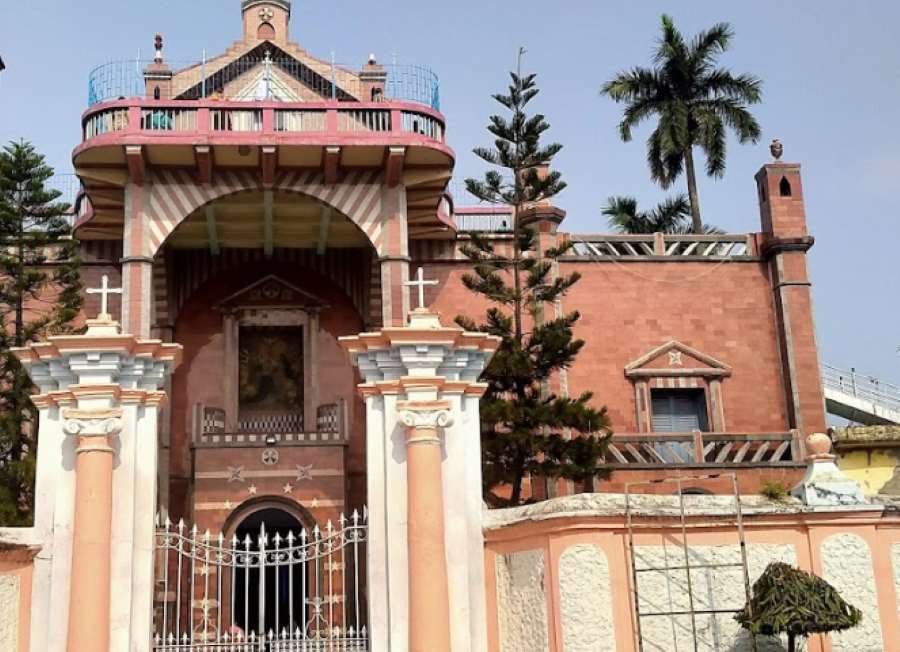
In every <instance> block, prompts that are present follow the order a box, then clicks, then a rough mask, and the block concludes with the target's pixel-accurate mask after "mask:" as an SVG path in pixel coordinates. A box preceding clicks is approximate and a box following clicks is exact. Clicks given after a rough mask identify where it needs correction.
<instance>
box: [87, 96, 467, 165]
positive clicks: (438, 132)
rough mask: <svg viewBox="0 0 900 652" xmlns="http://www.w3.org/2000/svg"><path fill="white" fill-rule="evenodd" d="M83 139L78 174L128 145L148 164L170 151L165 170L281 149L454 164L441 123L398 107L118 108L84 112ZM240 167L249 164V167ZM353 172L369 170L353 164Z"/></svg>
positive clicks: (210, 103)
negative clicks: (200, 152) (203, 157)
mask: <svg viewBox="0 0 900 652" xmlns="http://www.w3.org/2000/svg"><path fill="white" fill-rule="evenodd" d="M82 135H83V142H82V144H81V145H80V146H79V147H78V148H77V149H76V150H75V152H74V159H75V165H76V167H78V166H80V165H83V164H91V163H98V162H102V163H116V162H119V163H124V162H125V160H124V151H123V146H125V145H146V146H148V148H149V149H150V150H151V151H150V152H149V156H150V162H151V163H152V162H153V154H154V153H155V152H154V151H152V150H154V149H156V150H159V149H160V148H164V149H167V150H169V154H167V155H166V156H167V157H168V158H167V160H166V161H165V162H166V163H168V164H176V165H177V164H179V161H178V160H175V159H177V157H178V153H177V152H176V151H174V150H173V148H177V147H182V148H188V149H192V148H193V147H194V146H201V145H210V146H213V147H217V146H221V147H232V148H233V147H234V146H237V147H238V148H240V147H241V146H249V147H251V148H254V149H258V148H259V147H264V146H278V147H279V148H280V149H283V150H285V151H286V152H289V151H291V149H292V148H293V149H296V150H298V151H299V150H301V149H302V150H304V151H305V152H306V154H305V156H308V155H309V153H310V148H315V149H319V150H321V149H324V148H328V147H341V148H344V149H345V150H347V151H352V150H354V149H355V150H357V151H358V152H360V156H363V155H364V156H365V157H367V158H371V159H372V163H373V164H376V163H377V164H380V162H381V159H382V158H383V154H384V152H383V149H384V148H390V147H404V148H406V149H407V161H409V162H411V163H414V164H417V165H449V166H452V164H453V160H454V154H453V151H452V150H451V149H450V148H449V147H448V146H447V145H446V138H445V127H444V118H443V116H442V115H441V114H440V113H438V112H437V111H435V110H433V109H429V108H425V107H423V106H420V105H416V104H410V103H399V102H354V103H352V104H351V103H345V102H334V101H332V102H317V103H312V102H305V103H290V104H286V103H283V102H222V101H215V100H173V101H164V100H141V99H133V100H117V101H114V102H107V103H104V104H99V105H97V106H94V107H92V108H90V109H89V110H88V111H87V112H85V114H84V115H83V117H82ZM110 148H112V149H110ZM242 151H243V152H244V153H243V157H247V156H250V158H253V157H254V156H255V154H254V153H253V152H251V153H250V154H247V152H246V151H245V148H243V149H242ZM173 156H174V157H175V159H172V157H173ZM288 158H290V156H288ZM119 159H121V160H119ZM191 160H192V159H191ZM222 160H223V162H224V160H225V159H222ZM161 162H162V161H161ZM245 163H248V164H252V163H251V162H250V160H249V159H248V160H247V161H245ZM350 164H353V165H366V164H367V163H366V161H362V160H354V161H350Z"/></svg>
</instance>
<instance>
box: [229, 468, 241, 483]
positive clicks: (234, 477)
mask: <svg viewBox="0 0 900 652" xmlns="http://www.w3.org/2000/svg"><path fill="white" fill-rule="evenodd" d="M243 481H244V467H243V466H229V467H228V482H229V483H231V482H243Z"/></svg>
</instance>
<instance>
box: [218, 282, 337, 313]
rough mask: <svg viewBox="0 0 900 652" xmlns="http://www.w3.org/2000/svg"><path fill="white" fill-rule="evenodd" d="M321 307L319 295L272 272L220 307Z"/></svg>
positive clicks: (240, 291) (225, 301)
mask: <svg viewBox="0 0 900 652" xmlns="http://www.w3.org/2000/svg"><path fill="white" fill-rule="evenodd" d="M282 306H283V307H286V308H287V307H294V308H297V307H300V308H305V309H309V308H322V307H324V303H323V302H322V300H321V299H319V297H317V296H315V295H313V294H310V293H309V292H306V291H305V290H301V289H300V288H298V287H297V286H296V285H292V284H291V283H288V282H287V281H285V280H284V279H282V278H280V277H278V276H275V275H274V274H272V275H269V276H266V277H265V278H263V279H260V280H259V281H256V282H255V283H253V284H252V285H248V286H247V287H245V288H244V289H243V290H239V291H238V292H235V293H234V294H232V295H231V296H230V297H228V298H227V299H225V300H224V301H223V302H222V303H221V304H220V307H222V308H263V307H282Z"/></svg>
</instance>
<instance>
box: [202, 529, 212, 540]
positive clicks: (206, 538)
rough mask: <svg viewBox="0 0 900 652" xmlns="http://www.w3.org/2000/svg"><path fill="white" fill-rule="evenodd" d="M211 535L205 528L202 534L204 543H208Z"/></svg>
mask: <svg viewBox="0 0 900 652" xmlns="http://www.w3.org/2000/svg"><path fill="white" fill-rule="evenodd" d="M211 537H212V534H210V531H209V530H206V532H205V533H204V534H203V540H204V541H205V542H206V543H209V540H210V538H211Z"/></svg>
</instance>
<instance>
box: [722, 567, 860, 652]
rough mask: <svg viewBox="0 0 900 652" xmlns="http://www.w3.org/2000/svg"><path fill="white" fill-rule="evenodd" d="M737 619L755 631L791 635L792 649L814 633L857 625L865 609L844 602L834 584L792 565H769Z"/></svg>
mask: <svg viewBox="0 0 900 652" xmlns="http://www.w3.org/2000/svg"><path fill="white" fill-rule="evenodd" d="M734 619H735V620H736V621H738V622H739V623H740V624H741V627H743V628H744V629H746V630H748V631H749V632H750V633H751V634H762V635H764V636H780V635H781V634H787V636H788V651H789V652H795V651H796V650H797V641H798V640H805V639H806V638H807V637H809V636H810V635H811V634H827V633H829V632H840V631H843V630H845V629H850V628H851V627H856V626H857V625H858V624H859V623H860V622H861V621H862V612H861V611H860V610H859V609H857V608H856V607H854V606H853V605H851V604H848V603H847V602H845V601H844V599H843V598H842V597H841V595H840V594H839V593H838V592H837V589H835V588H834V587H833V586H831V585H830V584H829V583H828V582H826V581H825V580H823V579H822V578H821V577H816V576H815V575H812V574H811V573H807V572H805V571H802V570H800V569H797V568H793V567H792V566H789V565H788V564H782V563H774V564H769V567H768V568H766V570H765V572H764V573H763V574H762V575H761V576H760V578H759V579H758V580H756V582H755V583H754V584H753V597H752V598H751V599H750V602H749V603H747V605H745V606H744V608H743V609H742V610H741V611H739V612H738V613H737V614H735V616H734Z"/></svg>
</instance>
